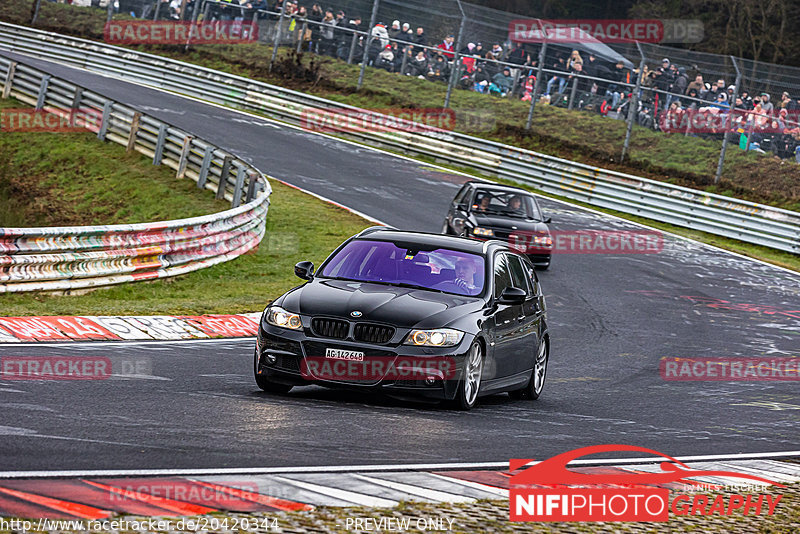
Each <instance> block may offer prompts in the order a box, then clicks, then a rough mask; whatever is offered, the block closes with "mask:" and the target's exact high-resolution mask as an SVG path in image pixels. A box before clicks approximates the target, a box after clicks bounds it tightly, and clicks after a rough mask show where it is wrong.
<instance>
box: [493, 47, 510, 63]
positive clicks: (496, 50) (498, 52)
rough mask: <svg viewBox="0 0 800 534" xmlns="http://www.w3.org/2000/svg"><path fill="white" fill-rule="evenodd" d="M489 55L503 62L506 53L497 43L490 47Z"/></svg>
mask: <svg viewBox="0 0 800 534" xmlns="http://www.w3.org/2000/svg"><path fill="white" fill-rule="evenodd" d="M491 53H492V55H493V56H494V58H495V59H496V60H497V61H503V60H504V59H505V58H506V51H505V50H503V47H502V46H500V45H499V44H497V43H495V44H494V46H492V49H491Z"/></svg>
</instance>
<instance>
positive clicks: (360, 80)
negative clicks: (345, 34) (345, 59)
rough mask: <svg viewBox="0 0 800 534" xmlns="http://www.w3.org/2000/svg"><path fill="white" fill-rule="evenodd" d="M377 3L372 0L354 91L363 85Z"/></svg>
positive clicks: (376, 18)
mask: <svg viewBox="0 0 800 534" xmlns="http://www.w3.org/2000/svg"><path fill="white" fill-rule="evenodd" d="M379 4H380V0H373V2H372V15H371V16H370V18H369V26H368V27H367V40H366V42H365V43H364V54H363V56H362V58H361V70H360V71H359V73H358V84H357V85H356V91H360V90H361V86H362V85H364V71H365V70H366V69H367V57H368V56H369V47H370V45H371V44H372V30H373V28H375V23H376V22H377V20H378V5H379Z"/></svg>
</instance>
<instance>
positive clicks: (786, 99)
mask: <svg viewBox="0 0 800 534" xmlns="http://www.w3.org/2000/svg"><path fill="white" fill-rule="evenodd" d="M791 101H792V99H791V98H790V97H789V93H787V92H786V91H784V92H783V94H782V95H781V101H780V102H778V108H779V109H786V108H787V107H788V106H789V102H791Z"/></svg>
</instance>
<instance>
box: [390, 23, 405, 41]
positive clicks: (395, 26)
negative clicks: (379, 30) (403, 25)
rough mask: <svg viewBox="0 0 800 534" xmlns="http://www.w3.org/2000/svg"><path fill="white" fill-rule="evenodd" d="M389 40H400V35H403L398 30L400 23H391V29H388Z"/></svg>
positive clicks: (401, 31)
mask: <svg viewBox="0 0 800 534" xmlns="http://www.w3.org/2000/svg"><path fill="white" fill-rule="evenodd" d="M388 33H389V39H392V40H396V39H400V38H401V37H400V35H401V34H402V33H403V30H401V29H400V21H399V20H395V21H394V22H392V27H391V28H389V32H388Z"/></svg>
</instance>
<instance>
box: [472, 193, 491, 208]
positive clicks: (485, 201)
mask: <svg viewBox="0 0 800 534" xmlns="http://www.w3.org/2000/svg"><path fill="white" fill-rule="evenodd" d="M490 201H491V199H490V198H489V195H483V196H482V197H480V198H479V199H478V202H477V203H475V205H474V206H472V209H473V211H487V210H488V209H489V202H490Z"/></svg>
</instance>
